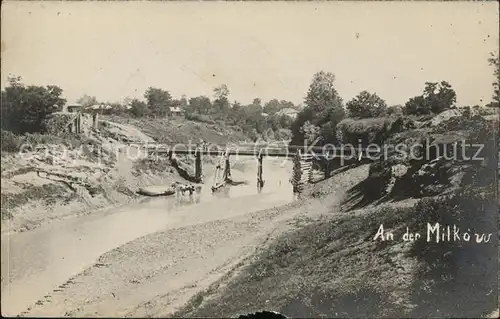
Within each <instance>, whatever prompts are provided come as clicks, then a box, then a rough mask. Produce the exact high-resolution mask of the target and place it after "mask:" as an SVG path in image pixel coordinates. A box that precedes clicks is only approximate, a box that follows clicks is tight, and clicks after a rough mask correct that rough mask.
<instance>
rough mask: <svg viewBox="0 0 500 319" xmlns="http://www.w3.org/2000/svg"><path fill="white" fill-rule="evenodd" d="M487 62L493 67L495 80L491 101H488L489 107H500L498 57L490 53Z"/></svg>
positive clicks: (499, 68) (499, 61)
mask: <svg viewBox="0 0 500 319" xmlns="http://www.w3.org/2000/svg"><path fill="white" fill-rule="evenodd" d="M488 63H489V64H490V65H491V66H493V67H494V70H493V75H494V76H495V82H493V101H492V103H489V105H488V106H490V107H500V57H499V56H498V53H497V55H495V54H494V53H491V56H490V58H489V59H488Z"/></svg>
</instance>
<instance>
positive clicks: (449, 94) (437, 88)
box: [404, 81, 457, 115]
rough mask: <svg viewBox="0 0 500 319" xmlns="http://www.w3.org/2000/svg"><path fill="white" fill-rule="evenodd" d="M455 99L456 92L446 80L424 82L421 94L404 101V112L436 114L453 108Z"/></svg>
mask: <svg viewBox="0 0 500 319" xmlns="http://www.w3.org/2000/svg"><path fill="white" fill-rule="evenodd" d="M456 100H457V94H456V93H455V90H453V88H452V87H451V85H450V84H449V83H448V82H446V81H441V82H439V83H438V82H426V83H425V88H424V92H423V94H422V95H420V96H415V97H413V98H411V99H410V100H408V102H406V104H405V109H404V113H405V114H408V115H410V114H413V115H425V114H430V113H435V114H437V113H441V112H442V111H444V110H447V109H450V108H453V107H454V106H455V103H456Z"/></svg>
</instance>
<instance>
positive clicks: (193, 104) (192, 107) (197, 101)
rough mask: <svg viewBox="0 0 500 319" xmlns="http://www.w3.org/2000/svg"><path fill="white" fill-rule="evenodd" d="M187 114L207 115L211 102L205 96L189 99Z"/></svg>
mask: <svg viewBox="0 0 500 319" xmlns="http://www.w3.org/2000/svg"><path fill="white" fill-rule="evenodd" d="M186 110H187V113H190V114H192V113H197V114H204V115H206V114H209V113H210V112H211V110H212V102H210V99H209V98H208V97H206V96H197V97H193V98H190V99H189V102H188V105H187V108H186Z"/></svg>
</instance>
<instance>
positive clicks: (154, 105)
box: [144, 87, 172, 117]
mask: <svg viewBox="0 0 500 319" xmlns="http://www.w3.org/2000/svg"><path fill="white" fill-rule="evenodd" d="M144 98H145V99H146V101H147V104H148V108H149V109H150V110H151V113H152V114H153V115H154V116H159V117H165V116H166V115H167V114H169V113H170V106H172V96H171V95H170V93H169V92H168V91H165V90H162V89H158V88H153V87H150V88H148V89H147V90H146V92H144Z"/></svg>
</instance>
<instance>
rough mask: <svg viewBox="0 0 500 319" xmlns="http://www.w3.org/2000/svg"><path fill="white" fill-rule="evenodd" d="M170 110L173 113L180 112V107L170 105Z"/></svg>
mask: <svg viewBox="0 0 500 319" xmlns="http://www.w3.org/2000/svg"><path fill="white" fill-rule="evenodd" d="M170 112H174V113H180V112H182V110H181V108H180V107H178V106H171V107H170Z"/></svg>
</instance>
